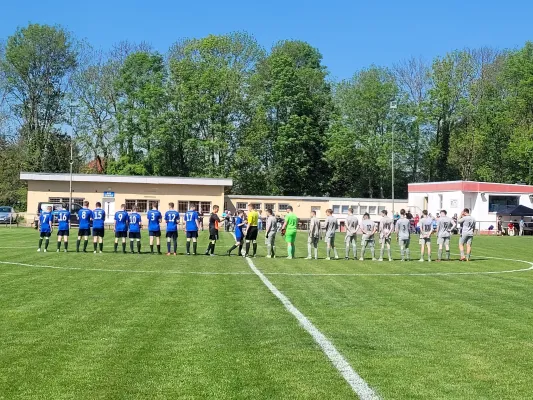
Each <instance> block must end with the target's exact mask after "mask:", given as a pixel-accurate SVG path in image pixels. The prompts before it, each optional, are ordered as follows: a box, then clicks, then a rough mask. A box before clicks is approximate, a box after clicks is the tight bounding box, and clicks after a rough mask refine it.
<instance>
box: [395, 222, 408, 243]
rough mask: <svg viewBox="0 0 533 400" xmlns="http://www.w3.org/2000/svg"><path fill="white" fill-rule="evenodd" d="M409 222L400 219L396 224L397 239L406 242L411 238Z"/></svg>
mask: <svg viewBox="0 0 533 400" xmlns="http://www.w3.org/2000/svg"><path fill="white" fill-rule="evenodd" d="M410 229H411V221H409V220H408V219H407V218H400V219H399V220H398V222H396V233H397V234H398V239H401V240H408V239H409V238H410V237H411V232H410Z"/></svg>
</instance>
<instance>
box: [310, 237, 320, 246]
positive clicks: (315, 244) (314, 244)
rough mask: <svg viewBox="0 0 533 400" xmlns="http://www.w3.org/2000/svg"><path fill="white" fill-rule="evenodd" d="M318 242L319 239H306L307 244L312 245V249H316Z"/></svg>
mask: <svg viewBox="0 0 533 400" xmlns="http://www.w3.org/2000/svg"><path fill="white" fill-rule="evenodd" d="M319 240H320V239H319V238H318V237H308V238H307V243H309V244H312V245H313V246H314V247H316V246H318V242H319Z"/></svg>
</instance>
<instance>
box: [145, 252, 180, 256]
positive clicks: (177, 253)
mask: <svg viewBox="0 0 533 400" xmlns="http://www.w3.org/2000/svg"><path fill="white" fill-rule="evenodd" d="M139 254H141V253H139ZM174 255H175V256H177V255H178V253H174Z"/></svg>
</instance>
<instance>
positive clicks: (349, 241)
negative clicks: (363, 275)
mask: <svg viewBox="0 0 533 400" xmlns="http://www.w3.org/2000/svg"><path fill="white" fill-rule="evenodd" d="M358 226H359V220H358V219H357V217H356V216H355V215H353V208H351V207H350V208H349V209H348V216H347V217H346V236H345V237H344V252H345V256H344V259H345V260H349V259H350V245H351V246H352V252H353V258H354V260H357V228H358Z"/></svg>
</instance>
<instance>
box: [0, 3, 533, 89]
mask: <svg viewBox="0 0 533 400" xmlns="http://www.w3.org/2000/svg"><path fill="white" fill-rule="evenodd" d="M3 3H4V4H3V5H2V7H1V13H0V39H7V37H9V36H10V35H11V34H13V32H14V31H15V30H16V29H17V27H23V26H25V25H27V24H28V23H30V22H32V23H41V24H52V25H55V24H59V25H62V26H63V27H65V28H66V29H67V30H69V31H70V32H72V33H73V35H74V36H75V37H77V38H79V39H87V40H88V41H89V42H90V43H91V44H92V45H93V46H94V47H96V48H101V49H104V50H106V49H109V48H111V46H112V45H113V44H114V43H117V42H119V41H121V40H128V41H131V42H141V41H146V42H148V43H150V44H151V45H152V46H153V48H154V49H155V50H157V51H159V52H161V53H165V52H166V51H167V50H168V48H169V47H170V46H171V45H172V43H174V42H175V41H177V40H179V39H181V38H184V37H197V38H199V37H203V36H206V35H208V34H224V33H228V32H232V31H246V32H248V33H250V34H252V35H253V36H255V38H256V39H257V40H258V42H259V43H260V44H261V45H262V46H263V47H265V48H266V49H269V48H271V47H272V45H273V44H275V43H276V42H277V41H279V40H284V39H298V40H303V41H306V42H308V43H310V44H311V45H312V46H314V47H317V48H318V49H319V50H320V52H321V53H322V55H323V63H324V65H326V66H327V67H328V70H329V72H330V78H332V79H348V78H350V77H351V76H352V75H353V74H354V73H355V72H356V71H358V70H360V69H362V68H366V67H369V66H370V65H372V64H374V65H379V66H385V67H391V66H392V65H394V63H396V62H399V61H402V60H405V59H408V58H410V57H417V58H422V59H424V60H426V61H431V60H432V59H433V58H434V57H436V56H442V55H444V54H446V53H447V52H449V51H453V50H457V49H463V48H466V47H469V48H477V47H482V46H489V47H495V48H499V49H512V48H518V47H521V46H522V45H523V44H524V43H525V42H526V41H527V40H533V33H532V31H531V29H530V27H531V16H532V15H533V1H531V0H529V1H527V0H512V1H509V2H502V1H497V0H485V1H480V0H470V1H469V0H462V1H457V0H440V1H431V0H426V1H421V0H412V1H409V0H404V1H390V0H381V1H372V0H366V1H363V0H352V1H348V0H344V1H340V0H326V1H315V0H308V1H302V0H299V1H290V0H285V1H279V0H269V1H261V0H255V1H254V0H248V1H242V0H238V1H231V0H226V1H222V0H219V1H210V0H209V1H208V0H205V1H191V0H189V1H179V0H175V1H167V0H159V1H158V0H152V1H146V0H145V1H138V0H129V1H124V0H107V1H102V0H92V1H76V0H70V1H64V0H32V1H28V0H18V1H12V0H5V1H4V2H3Z"/></svg>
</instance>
